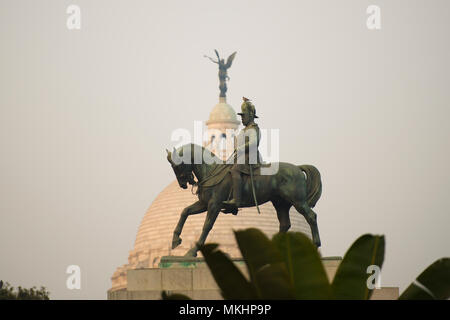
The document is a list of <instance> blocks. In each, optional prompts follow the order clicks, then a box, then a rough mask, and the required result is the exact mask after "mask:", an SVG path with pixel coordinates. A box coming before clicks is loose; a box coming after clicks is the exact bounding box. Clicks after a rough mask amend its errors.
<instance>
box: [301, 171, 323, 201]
mask: <svg viewBox="0 0 450 320" xmlns="http://www.w3.org/2000/svg"><path fill="white" fill-rule="evenodd" d="M298 167H299V168H300V169H301V170H302V171H303V172H304V173H305V174H306V190H307V192H308V194H307V196H306V201H307V203H308V205H309V207H310V208H314V206H315V205H316V203H317V201H319V198H320V196H321V194H322V181H321V179H320V172H319V170H317V168H316V167H314V166H311V165H309V164H303V165H301V166H298Z"/></svg>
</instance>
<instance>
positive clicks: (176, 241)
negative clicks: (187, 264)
mask: <svg viewBox="0 0 450 320" xmlns="http://www.w3.org/2000/svg"><path fill="white" fill-rule="evenodd" d="M181 241H182V239H181V238H180V237H179V236H177V235H173V239H172V249H175V248H176V247H178V246H179V245H180V244H181Z"/></svg>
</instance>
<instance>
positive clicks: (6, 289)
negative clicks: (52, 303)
mask: <svg viewBox="0 0 450 320" xmlns="http://www.w3.org/2000/svg"><path fill="white" fill-rule="evenodd" d="M49 294H50V292H48V291H47V289H46V288H45V287H41V288H40V289H37V288H36V287H32V288H30V289H26V288H22V287H20V286H19V287H17V289H16V290H14V287H12V286H10V284H9V283H8V282H3V281H1V280H0V300H49V299H50V298H49Z"/></svg>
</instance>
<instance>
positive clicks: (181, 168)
mask: <svg viewBox="0 0 450 320" xmlns="http://www.w3.org/2000/svg"><path fill="white" fill-rule="evenodd" d="M166 151H167V161H169V163H170V165H171V166H172V169H173V172H175V176H176V177H177V180H178V184H179V186H180V187H181V188H183V189H187V184H188V183H189V184H192V185H194V184H195V180H194V175H193V174H192V164H188V163H184V162H183V160H181V157H180V155H179V154H178V153H177V151H176V150H175V148H173V152H170V151H169V150H167V149H166ZM174 160H175V161H174Z"/></svg>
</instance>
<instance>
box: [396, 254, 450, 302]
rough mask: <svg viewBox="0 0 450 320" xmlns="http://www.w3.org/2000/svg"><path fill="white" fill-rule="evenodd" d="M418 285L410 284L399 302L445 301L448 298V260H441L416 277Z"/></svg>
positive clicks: (449, 270)
mask: <svg viewBox="0 0 450 320" xmlns="http://www.w3.org/2000/svg"><path fill="white" fill-rule="evenodd" d="M417 282H419V284H420V285H422V286H423V287H425V288H426V290H424V289H423V288H422V287H421V286H420V285H419V286H418V285H416V284H414V283H412V284H411V285H410V286H409V287H408V288H407V289H406V290H405V291H404V292H403V293H402V295H401V296H400V297H399V300H430V299H439V300H446V299H449V298H450V258H442V259H439V260H437V261H435V262H434V263H433V264H431V265H430V266H429V267H428V268H426V269H425V270H424V271H423V272H422V273H421V274H420V275H419V276H418V277H417Z"/></svg>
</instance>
